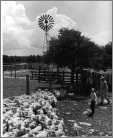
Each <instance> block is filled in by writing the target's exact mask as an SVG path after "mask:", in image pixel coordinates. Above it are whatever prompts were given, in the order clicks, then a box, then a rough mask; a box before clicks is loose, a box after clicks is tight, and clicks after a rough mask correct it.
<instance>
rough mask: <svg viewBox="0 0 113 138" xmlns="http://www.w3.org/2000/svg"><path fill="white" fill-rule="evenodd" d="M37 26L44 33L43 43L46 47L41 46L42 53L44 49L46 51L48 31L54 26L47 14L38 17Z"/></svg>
mask: <svg viewBox="0 0 113 138" xmlns="http://www.w3.org/2000/svg"><path fill="white" fill-rule="evenodd" d="M38 24H39V27H40V28H41V29H42V30H43V31H44V32H45V37H44V38H45V39H44V43H45V44H46V47H45V45H43V51H45V49H46V48H47V49H48V31H49V30H50V29H52V27H53V25H54V19H53V17H52V16H51V15H49V14H43V15H42V16H40V18H39V20H38Z"/></svg>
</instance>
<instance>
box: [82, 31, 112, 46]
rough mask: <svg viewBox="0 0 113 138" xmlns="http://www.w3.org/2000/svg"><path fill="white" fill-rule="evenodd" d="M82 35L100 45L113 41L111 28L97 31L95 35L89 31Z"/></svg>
mask: <svg viewBox="0 0 113 138" xmlns="http://www.w3.org/2000/svg"><path fill="white" fill-rule="evenodd" d="M82 35H84V36H86V37H87V38H89V39H90V40H91V41H93V42H95V43H96V44H98V45H99V46H105V45H106V44H107V43H109V42H110V41H112V31H111V30H106V31H103V32H100V33H96V34H94V35H91V34H89V33H87V32H85V33H82Z"/></svg>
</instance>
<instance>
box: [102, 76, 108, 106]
mask: <svg viewBox="0 0 113 138" xmlns="http://www.w3.org/2000/svg"><path fill="white" fill-rule="evenodd" d="M107 93H108V85H107V81H106V80H105V78H104V75H101V77H100V95H101V104H103V103H104V99H106V100H107V101H108V102H109V99H108V98H107Z"/></svg>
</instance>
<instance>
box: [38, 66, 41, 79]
mask: <svg viewBox="0 0 113 138" xmlns="http://www.w3.org/2000/svg"><path fill="white" fill-rule="evenodd" d="M40 70H41V67H40V66H39V68H38V82H40Z"/></svg>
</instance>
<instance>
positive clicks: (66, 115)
mask: <svg viewBox="0 0 113 138" xmlns="http://www.w3.org/2000/svg"><path fill="white" fill-rule="evenodd" d="M87 103H88V100H87V99H85V100H77V101H59V102H58V104H57V109H58V113H59V117H60V118H63V119H64V124H65V125H64V126H65V133H66V135H67V136H76V131H75V128H74V123H75V122H76V123H77V124H78V125H79V126H80V127H81V128H78V135H80V136H112V106H111V105H107V106H98V107H96V110H95V114H94V118H93V119H92V118H88V117H87V116H86V115H83V112H84V111H85V110H86V109H87V108H88V104H87ZM80 122H85V123H88V125H87V124H84V123H83V124H82V123H81V124H80Z"/></svg>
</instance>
